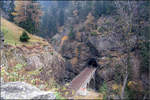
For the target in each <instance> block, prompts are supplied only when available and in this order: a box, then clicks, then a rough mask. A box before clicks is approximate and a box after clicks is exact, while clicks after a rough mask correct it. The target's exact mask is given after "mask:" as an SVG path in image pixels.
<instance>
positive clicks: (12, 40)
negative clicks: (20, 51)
mask: <svg viewBox="0 0 150 100" xmlns="http://www.w3.org/2000/svg"><path fill="white" fill-rule="evenodd" d="M1 30H2V32H3V33H4V39H5V41H4V42H5V43H7V44H10V45H17V44H21V42H20V41H18V38H17V36H16V35H14V34H12V32H11V30H9V29H7V28H6V27H3V26H1Z"/></svg>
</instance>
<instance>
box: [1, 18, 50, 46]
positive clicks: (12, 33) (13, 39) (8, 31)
mask: <svg viewBox="0 0 150 100" xmlns="http://www.w3.org/2000/svg"><path fill="white" fill-rule="evenodd" d="M1 31H2V32H3V33H4V38H5V43H7V44H10V45H21V44H24V45H32V44H34V43H35V42H39V43H41V44H47V42H45V41H44V40H43V39H42V38H40V37H37V36H35V35H31V34H29V33H28V32H27V33H28V35H29V37H30V40H29V42H28V43H22V42H20V41H19V38H20V35H21V34H22V32H23V31H26V30H24V29H23V28H21V27H19V26H17V25H15V24H14V23H11V22H9V21H8V20H6V19H4V18H3V17H1Z"/></svg>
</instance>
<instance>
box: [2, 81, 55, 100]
mask: <svg viewBox="0 0 150 100" xmlns="http://www.w3.org/2000/svg"><path fill="white" fill-rule="evenodd" d="M55 97H56V96H55V95H54V93H52V92H45V91H41V90H40V89H38V88H36V87H35V86H32V85H30V84H27V83H24V82H19V81H18V82H8V83H5V84H3V85H1V99H55Z"/></svg>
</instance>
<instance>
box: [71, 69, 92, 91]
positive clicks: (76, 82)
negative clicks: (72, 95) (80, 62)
mask: <svg viewBox="0 0 150 100" xmlns="http://www.w3.org/2000/svg"><path fill="white" fill-rule="evenodd" d="M93 71H95V68H88V67H87V68H85V69H84V70H83V71H82V72H81V73H80V74H79V75H78V76H76V77H75V78H74V79H73V80H72V81H71V83H70V85H69V88H70V89H71V90H74V91H77V90H78V89H79V88H80V87H81V86H82V84H83V83H84V82H85V81H86V80H87V79H88V77H90V76H91V75H92V74H93V73H92V72H93Z"/></svg>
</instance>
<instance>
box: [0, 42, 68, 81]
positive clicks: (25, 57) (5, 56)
mask: <svg viewBox="0 0 150 100" xmlns="http://www.w3.org/2000/svg"><path fill="white" fill-rule="evenodd" d="M1 63H2V64H4V66H5V67H13V66H15V65H16V64H22V65H25V66H24V68H25V70H27V71H34V70H37V69H40V70H41V71H40V74H39V76H40V78H41V79H42V80H47V81H48V80H49V79H50V78H53V79H55V81H56V82H57V83H62V81H63V78H64V77H65V60H64V59H63V58H62V57H61V55H59V54H58V53H57V52H56V51H55V50H53V49H52V47H51V45H50V44H48V45H40V44H39V45H37V46H24V45H23V46H18V47H14V46H10V45H5V46H4V49H3V50H2V56H1Z"/></svg>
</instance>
